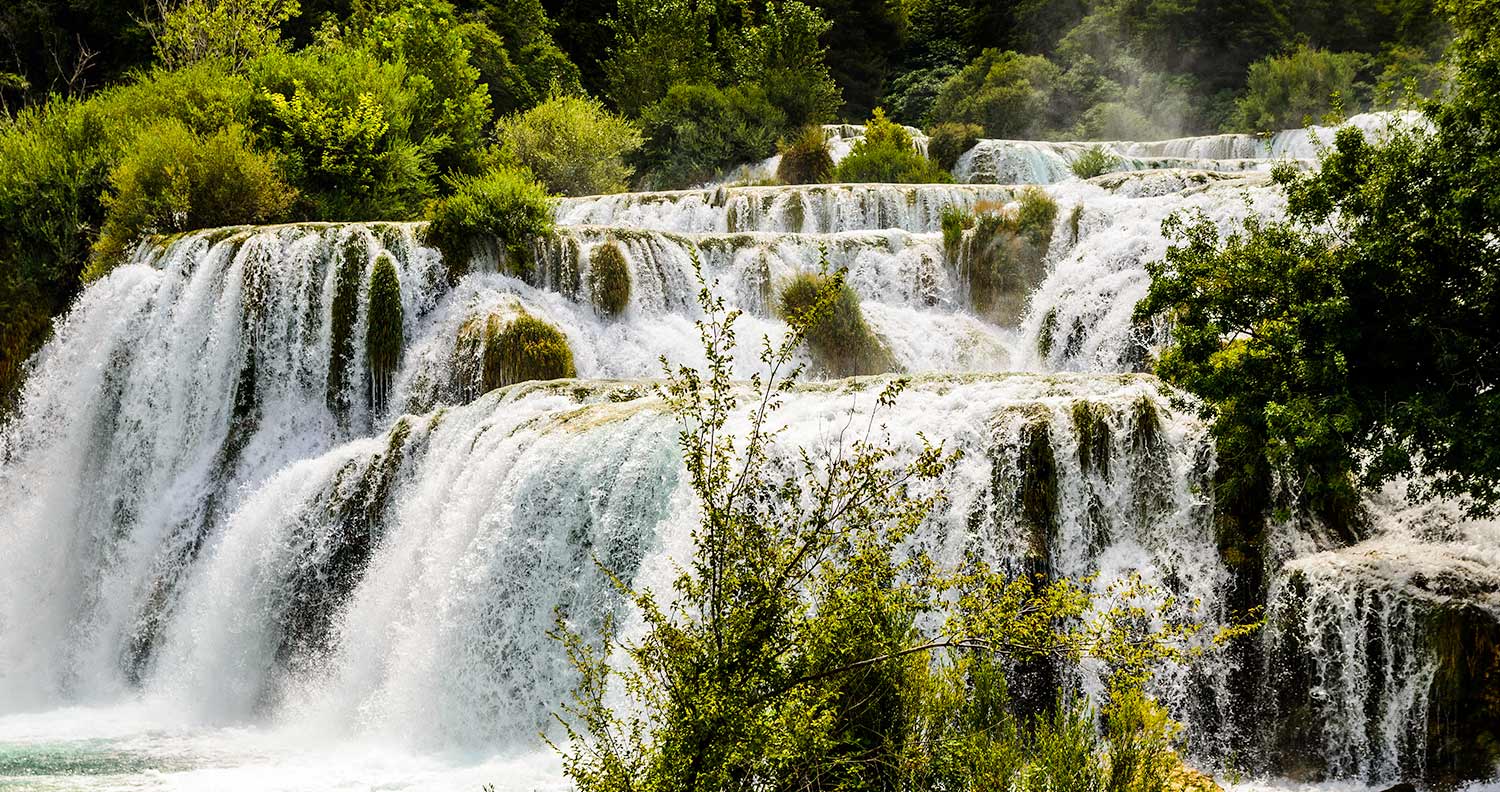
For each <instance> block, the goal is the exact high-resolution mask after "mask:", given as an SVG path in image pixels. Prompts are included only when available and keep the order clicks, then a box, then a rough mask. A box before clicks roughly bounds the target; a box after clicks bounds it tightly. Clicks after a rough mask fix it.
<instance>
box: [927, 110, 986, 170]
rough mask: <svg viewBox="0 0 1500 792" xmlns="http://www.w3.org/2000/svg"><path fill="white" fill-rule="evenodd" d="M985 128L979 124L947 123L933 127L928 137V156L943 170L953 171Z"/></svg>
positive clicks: (977, 140)
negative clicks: (959, 159) (960, 158)
mask: <svg viewBox="0 0 1500 792" xmlns="http://www.w3.org/2000/svg"><path fill="white" fill-rule="evenodd" d="M983 135H984V128H983V127H981V126H979V125H978V124H965V123H954V122H947V123H942V124H938V125H937V126H935V127H933V128H932V130H931V131H930V132H929V133H928V136H927V156H928V157H931V158H932V161H933V162H936V163H937V165H938V167H939V168H942V169H943V170H949V171H951V170H953V166H955V165H957V164H958V158H959V157H962V156H963V155H964V153H965V152H967V151H968V150H969V149H971V148H974V144H975V143H978V142H979V138H980V137H981V136H983Z"/></svg>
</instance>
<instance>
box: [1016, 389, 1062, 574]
mask: <svg viewBox="0 0 1500 792" xmlns="http://www.w3.org/2000/svg"><path fill="white" fill-rule="evenodd" d="M1020 440H1021V447H1020V453H1019V457H1018V458H1017V460H1016V466H1017V468H1018V469H1019V470H1020V473H1021V489H1020V492H1019V493H1017V495H1018V498H1019V500H1020V507H1021V520H1022V523H1023V524H1024V525H1025V527H1026V531H1027V550H1026V561H1027V565H1028V566H1029V567H1030V569H1029V571H1030V572H1031V573H1032V574H1034V575H1044V576H1050V575H1051V572H1052V564H1051V548H1052V543H1053V540H1054V538H1055V537H1056V535H1057V460H1056V459H1054V458H1053V456H1052V430H1051V426H1050V425H1049V424H1048V422H1047V420H1046V419H1045V418H1044V417H1039V418H1037V419H1035V420H1032V421H1030V422H1029V423H1027V424H1026V425H1025V426H1023V427H1021V436H1020Z"/></svg>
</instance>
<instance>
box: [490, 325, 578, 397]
mask: <svg viewBox="0 0 1500 792" xmlns="http://www.w3.org/2000/svg"><path fill="white" fill-rule="evenodd" d="M485 333H486V338H485V346H484V389H485V390H486V391H489V390H492V389H494V388H499V387H503V386H506V385H515V384H517V383H520V382H530V381H532V380H555V379H567V378H569V377H573V376H576V374H577V372H576V371H575V369H574V368H573V350H572V348H571V347H569V346H568V339H567V337H566V336H564V335H563V334H562V331H561V330H558V329H557V328H556V327H553V326H552V325H550V324H548V323H547V322H545V321H543V320H541V319H538V318H536V317H534V316H532V315H530V314H527V313H522V314H521V315H519V316H517V317H516V318H514V319H512V320H510V321H509V322H507V323H505V326H504V327H503V328H502V327H501V326H500V320H499V319H498V318H495V317H491V318H490V319H489V320H488V323H487V325H486V328H485Z"/></svg>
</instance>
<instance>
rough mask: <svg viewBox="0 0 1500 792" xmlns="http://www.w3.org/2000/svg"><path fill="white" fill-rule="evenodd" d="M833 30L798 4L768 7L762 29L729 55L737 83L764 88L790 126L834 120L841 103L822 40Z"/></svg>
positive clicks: (790, 2) (746, 36) (811, 10)
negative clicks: (829, 70)
mask: <svg viewBox="0 0 1500 792" xmlns="http://www.w3.org/2000/svg"><path fill="white" fill-rule="evenodd" d="M832 28H833V23H832V22H830V21H829V20H827V19H824V18H823V15H822V14H821V13H819V12H818V10H817V9H816V8H814V7H812V6H809V5H807V4H805V3H801V2H798V0H787V1H786V2H780V3H767V4H766V5H765V16H764V19H763V20H762V22H761V24H759V25H754V26H752V27H749V28H747V29H746V30H745V31H744V32H743V33H742V34H741V35H740V38H739V41H737V42H736V43H735V46H733V47H732V48H731V49H730V59H731V61H732V67H731V71H732V72H733V74H734V77H735V80H736V81H737V82H739V83H740V84H744V85H759V86H761V87H762V88H764V89H765V91H766V98H767V99H768V100H769V101H770V103H771V104H772V105H775V106H776V108H777V109H779V110H781V112H782V113H783V114H785V116H786V123H787V124H788V125H790V126H794V127H800V126H805V125H808V124H821V123H823V122H824V121H827V120H829V119H831V118H833V115H834V113H835V112H837V111H838V109H839V105H841V104H843V97H842V95H841V94H840V92H839V86H838V84H837V83H835V82H834V80H833V77H832V76H830V75H829V73H828V65H827V63H826V62H825V56H826V55H827V47H825V46H823V43H822V37H823V36H824V35H825V34H827V33H828V31H829V30H831V29H832Z"/></svg>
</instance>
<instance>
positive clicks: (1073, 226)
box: [1068, 203, 1083, 245]
mask: <svg viewBox="0 0 1500 792" xmlns="http://www.w3.org/2000/svg"><path fill="white" fill-rule="evenodd" d="M1082 220H1083V204H1081V203H1076V204H1073V211H1072V212H1071V213H1070V214H1069V215H1068V230H1069V231H1071V232H1073V244H1075V245H1076V244H1078V225H1079V223H1080V222H1081V221H1082Z"/></svg>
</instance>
